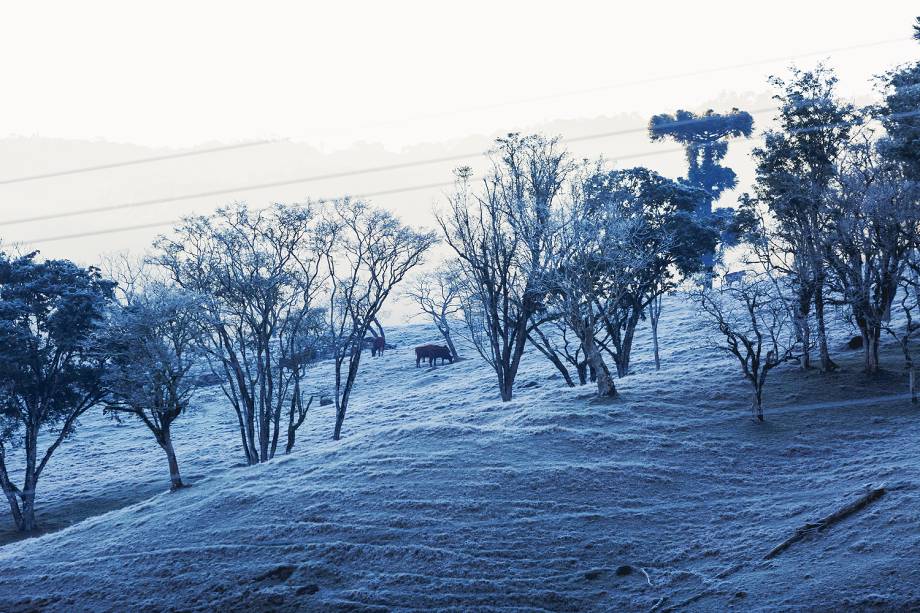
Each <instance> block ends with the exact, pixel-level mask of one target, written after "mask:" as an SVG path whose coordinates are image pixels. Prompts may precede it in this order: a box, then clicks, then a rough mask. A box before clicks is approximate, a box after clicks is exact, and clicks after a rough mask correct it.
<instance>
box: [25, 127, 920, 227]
mask: <svg viewBox="0 0 920 613" xmlns="http://www.w3.org/2000/svg"><path fill="white" fill-rule="evenodd" d="M766 110H774V109H766ZM755 112H756V111H755ZM918 115H920V111H907V112H903V113H890V114H888V115H884V116H876V117H868V118H866V119H865V121H873V120H878V119H881V118H898V119H903V118H906V117H914V116H918ZM709 120H710V119H709V118H707V117H702V118H700V119H696V120H683V121H680V122H672V123H674V124H689V123H695V122H703V121H709ZM862 123H864V121H863V120H862V119H857V120H856V121H851V122H835V123H830V124H821V125H814V126H803V127H801V128H795V129H792V130H787V131H786V132H787V133H805V132H811V131H814V130H817V129H822V128H837V127H843V126H847V125H850V126H857V125H860V124H862ZM643 129H647V128H643ZM630 131H633V129H630V130H620V131H615V132H600V133H596V134H592V135H586V136H580V137H575V138H571V139H567V140H568V141H569V142H571V141H584V140H588V139H594V138H604V137H607V136H615V135H620V134H623V133H626V132H630ZM764 136H765V135H764V134H761V135H759V136H756V137H754V139H756V140H762V139H763V138H764ZM684 151H685V149H684V148H683V147H674V148H670V149H659V150H657V151H646V152H641V153H628V154H622V155H618V156H615V157H613V158H611V159H612V160H613V161H619V160H626V159H635V158H642V157H651V156H655V155H665V154H669V153H682V152H684ZM473 155H475V156H481V155H483V154H482V153H476V154H472V155H468V156H466V157H473ZM454 157H456V156H445V157H442V158H434V161H446V160H451V159H453V158H454ZM434 161H432V160H422V161H420V162H407V163H406V164H393V165H390V166H389V167H382V166H381V167H375V170H376V169H383V168H393V167H404V166H405V165H407V164H408V165H416V164H421V163H434ZM359 172H360V171H349V173H350V174H358V173H359ZM344 174H346V173H337V176H342V175H344ZM299 182H301V181H297V180H290V181H283V182H274V183H270V184H265V183H263V184H257V185H249V186H243V187H238V188H234V189H230V190H212V191H210V192H201V193H199V194H191V195H185V196H176V197H173V198H168V199H162V200H156V201H142V202H143V203H142V204H141V203H128V204H127V206H146V205H147V204H155V203H159V202H173V201H177V200H188V199H192V198H197V197H200V196H202V195H205V196H207V195H218V194H223V193H229V192H234V191H246V190H251V189H261V188H262V187H274V186H277V185H287V184H292V183H299ZM450 185H453V182H440V183H426V184H423V185H413V186H409V187H400V188H394V189H388V190H382V191H377V192H369V193H364V194H352V196H353V197H355V198H370V197H373V196H384V195H390V194H399V193H406V192H412V191H420V190H424V189H433V188H436V187H447V186H450ZM330 199H331V198H326V199H325V200H330ZM125 206H126V205H113V206H112V207H105V208H104V209H103V208H102V207H100V209H103V210H112V208H113V207H115V208H124V207H125ZM261 208H264V207H261ZM95 212H99V209H85V210H83V211H74V212H72V213H61V214H54V215H50V214H49V215H46V216H43V217H41V218H38V219H41V220H46V219H56V218H60V217H70V216H74V215H81V214H90V213H95ZM36 220H37V219H36ZM26 221H31V219H30V220H16V221H12V222H7V224H10V225H11V224H13V223H25V222H26ZM179 221H180V220H176V219H171V220H168V221H161V222H153V223H149V224H138V225H132V226H119V227H116V228H105V229H102V230H92V231H89V232H76V233H73V234H61V235H57V236H50V237H46V238H40V239H32V240H29V241H25V243H26V244H31V243H48V242H54V241H61V240H68V239H75V238H84V237H89V236H99V235H104V234H116V233H120V232H128V231H131V230H141V229H147V228H157V227H163V226H169V225H173V224H176V223H178V222H179Z"/></svg>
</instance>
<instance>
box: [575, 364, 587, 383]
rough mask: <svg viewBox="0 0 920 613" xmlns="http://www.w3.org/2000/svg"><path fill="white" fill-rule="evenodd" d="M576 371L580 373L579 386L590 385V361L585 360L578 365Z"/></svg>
mask: <svg viewBox="0 0 920 613" xmlns="http://www.w3.org/2000/svg"><path fill="white" fill-rule="evenodd" d="M575 370H576V371H578V384H579V385H585V384H586V383H588V361H587V360H585V361H584V362H581V363H579V364H576V365H575Z"/></svg>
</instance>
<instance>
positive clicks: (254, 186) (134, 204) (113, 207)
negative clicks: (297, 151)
mask: <svg viewBox="0 0 920 613" xmlns="http://www.w3.org/2000/svg"><path fill="white" fill-rule="evenodd" d="M775 110H776V109H775V108H772V107H766V108H761V109H755V110H754V111H751V112H750V114H751V115H757V114H762V113H766V112H771V111H775ZM916 115H920V111H909V112H904V113H892V114H889V115H884V116H879V117H869V118H866V119H865V120H863V119H857V120H856V121H852V122H838V123H834V124H823V125H815V126H805V127H802V128H798V129H793V130H788V131H787V133H799V132H803V133H804V132H812V131H815V130H819V129H824V128H836V127H842V126H846V125H851V126H856V125H860V124H862V123H864V122H865V121H871V120H873V119H880V118H897V119H901V118H906V117H912V116H916ZM710 121H711V119H710V118H708V117H705V116H703V117H700V118H697V119H687V120H681V121H673V122H670V123H667V124H658V125H657V126H656V128H659V129H660V128H663V127H677V126H686V125H692V124H696V123H708V122H710ZM648 129H649V128H648V126H642V127H636V128H627V129H623V130H614V131H610V132H596V133H593V134H586V135H582V136H576V137H572V138H568V139H565V140H566V141H567V142H570V143H571V142H584V141H588V140H598V139H603V138H610V137H615V136H623V135H627V134H634V133H637V132H645V131H647V130H648ZM758 138H762V137H758ZM683 150H684V149H683V148H676V149H664V150H658V151H649V152H643V153H630V154H623V155H616V156H612V158H611V159H613V160H614V161H615V160H624V159H633V158H640V157H647V156H653V155H663V154H668V153H674V152H679V151H683ZM483 155H485V154H483V153H482V152H481V151H475V152H467V153H462V154H454V155H447V156H441V157H436V158H428V159H424V160H415V161H411V162H401V163H398V164H386V165H382V166H370V167H367V168H360V169H355V170H346V171H341V172H333V173H326V174H321V175H312V176H307V177H298V178H294V179H283V180H280V181H269V182H265V183H251V184H247V185H237V186H235V187H229V188H220V189H213V190H207V191H202V192H195V193H191V194H181V195H178V196H169V197H166V198H151V199H148V200H135V201H131V202H122V203H119V204H109V205H104V206H98V207H90V208H84V209H76V210H73V211H63V212H59V213H46V214H42V215H32V216H29V217H20V218H17V219H11V220H8V221H3V222H0V228H2V227H5V226H13V225H19V224H26V223H34V222H39V221H51V220H54V219H64V218H67V217H80V216H83V215H92V214H97V213H107V212H111V211H119V210H125V209H135V208H141V207H147V206H153V205H157V204H168V203H171V202H179V201H182V200H194V199H197V198H206V197H210V196H224V195H228V194H233V193H238V192H244V191H252V190H259V189H266V188H272V187H284V186H288V185H298V184H303V183H312V182H315V181H322V180H327V179H337V178H343V177H351V176H356V175H362V174H370V173H375V172H387V171H392V170H401V169H405V168H413V167H417V166H424V165H430V164H438V163H444V162H456V161H460V160H466V159H469V158H474V157H481V156H483ZM410 191H411V190H410Z"/></svg>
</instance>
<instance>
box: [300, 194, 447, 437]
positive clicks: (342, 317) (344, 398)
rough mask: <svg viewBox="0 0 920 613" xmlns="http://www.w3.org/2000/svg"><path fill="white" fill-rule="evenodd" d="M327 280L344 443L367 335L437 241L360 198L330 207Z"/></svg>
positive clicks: (338, 431) (325, 231)
mask: <svg viewBox="0 0 920 613" xmlns="http://www.w3.org/2000/svg"><path fill="white" fill-rule="evenodd" d="M318 236H320V237H321V239H320V240H321V241H322V243H323V246H322V252H323V260H324V263H325V267H326V273H327V276H328V280H329V281H328V288H327V290H326V293H325V297H326V299H327V310H326V316H327V329H328V332H329V345H330V346H331V348H332V353H333V365H334V368H335V409H336V411H335V428H334V430H333V435H332V437H333V438H334V439H335V440H339V438H340V437H341V436H342V424H343V423H344V421H345V414H346V411H347V410H348V401H349V398H350V397H351V391H352V389H353V388H354V384H355V379H356V378H357V376H358V365H359V364H360V362H361V353H362V349H363V341H364V337H365V336H366V335H367V333H368V331H369V330H370V328H371V326H372V325H373V323H374V322H375V321H376V320H377V317H378V315H380V312H381V309H383V306H384V303H385V302H386V300H387V298H388V297H389V296H390V294H391V293H392V291H393V288H394V287H396V285H397V284H398V283H399V282H400V281H402V280H403V278H404V277H405V276H406V274H407V273H408V272H409V271H410V270H412V269H413V268H414V267H415V266H417V265H418V264H420V263H421V262H422V258H423V256H424V255H425V252H426V251H428V249H429V248H430V247H431V246H432V245H433V244H434V243H435V242H436V241H437V237H436V235H435V234H434V233H432V232H419V231H416V230H413V229H411V228H409V227H406V226H404V225H403V224H401V223H400V222H399V220H398V219H397V218H396V217H394V216H393V215H391V214H390V213H388V212H387V211H384V210H381V209H377V208H374V207H372V206H370V205H369V204H367V203H366V202H363V201H361V200H351V199H347V198H346V199H343V200H337V201H335V202H332V203H330V205H329V206H328V207H327V210H326V214H325V218H324V221H323V223H322V224H321V226H320V228H319V232H318Z"/></svg>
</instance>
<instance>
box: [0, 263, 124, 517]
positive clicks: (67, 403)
mask: <svg viewBox="0 0 920 613" xmlns="http://www.w3.org/2000/svg"><path fill="white" fill-rule="evenodd" d="M37 255H38V254H37V253H29V254H27V255H23V256H21V257H15V258H11V257H10V256H8V255H6V254H0V489H2V491H3V493H4V495H5V496H6V499H7V502H8V503H9V505H10V510H11V511H12V514H13V521H14V522H15V524H16V527H17V528H18V529H19V530H21V531H24V532H31V531H34V530H35V529H36V528H37V525H36V521H35V494H36V489H37V487H38V480H39V477H40V476H41V474H42V471H44V469H45V467H46V466H47V465H48V461H49V460H50V459H51V455H52V454H53V453H54V451H55V450H56V449H57V448H58V447H59V446H60V444H61V443H62V442H63V441H64V439H65V438H67V437H68V436H69V435H70V434H71V433H73V431H74V428H75V427H76V425H77V420H78V419H79V417H80V416H81V415H82V414H83V413H84V412H86V411H87V410H88V409H89V408H90V407H92V406H93V405H95V404H97V403H98V402H99V401H100V400H101V399H102V398H103V396H104V395H105V388H104V385H103V382H102V373H103V368H104V360H103V358H101V357H100V356H99V355H98V354H96V353H94V352H93V351H92V347H91V345H92V339H93V336H94V335H95V334H96V332H97V330H98V327H99V325H100V322H101V321H102V318H103V316H104V313H105V310H106V308H107V306H108V305H109V303H110V302H111V300H112V298H113V286H114V283H112V282H110V281H106V280H104V279H103V278H102V277H101V275H100V274H99V271H98V270H97V269H95V268H80V267H79V266H77V265H75V264H73V263H72V262H69V261H67V260H44V261H41V260H39V259H38V258H37ZM40 439H41V441H40ZM40 442H41V443H46V444H47V446H46V447H45V448H44V449H40ZM16 449H22V452H23V454H24V456H25V457H24V458H23V461H22V462H18V461H17V462H16V465H18V466H21V467H22V468H23V473H24V474H23V479H22V482H21V485H17V484H16V483H14V481H13V476H12V475H11V473H10V460H11V455H10V454H11V453H12V452H13V451H14V450H16Z"/></svg>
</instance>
